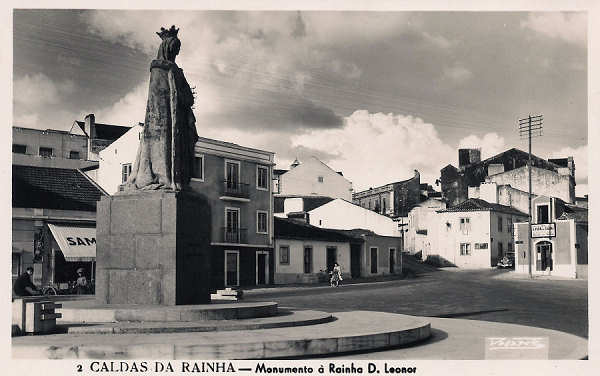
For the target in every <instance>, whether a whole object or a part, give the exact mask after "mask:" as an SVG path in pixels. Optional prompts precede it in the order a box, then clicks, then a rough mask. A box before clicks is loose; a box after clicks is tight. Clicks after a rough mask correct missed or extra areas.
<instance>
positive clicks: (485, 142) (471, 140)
mask: <svg viewBox="0 0 600 376" xmlns="http://www.w3.org/2000/svg"><path fill="white" fill-rule="evenodd" d="M458 148H459V149H462V148H467V149H471V148H474V149H481V159H486V158H489V157H492V156H494V155H496V154H499V153H502V152H503V151H505V150H506V145H505V142H504V137H501V136H499V135H498V134H497V133H487V134H485V135H484V136H483V137H479V136H476V135H473V134H472V135H470V136H467V137H465V138H463V139H461V140H460V141H459V142H458ZM454 159H456V158H454Z"/></svg>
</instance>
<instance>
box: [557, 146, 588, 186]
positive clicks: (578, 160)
mask: <svg viewBox="0 0 600 376" xmlns="http://www.w3.org/2000/svg"><path fill="white" fill-rule="evenodd" d="M566 157H573V161H574V162H575V182H576V183H577V187H576V188H577V190H578V191H579V188H580V187H579V184H581V185H582V186H586V187H587V184H588V173H589V171H588V146H587V145H583V146H580V147H577V148H572V147H564V148H562V149H560V150H557V151H555V152H552V153H551V154H550V155H549V156H548V158H566Z"/></svg>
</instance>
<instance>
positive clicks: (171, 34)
mask: <svg viewBox="0 0 600 376" xmlns="http://www.w3.org/2000/svg"><path fill="white" fill-rule="evenodd" d="M178 32H179V29H176V28H175V25H172V26H171V28H170V29H168V30H167V29H165V28H164V27H161V28H160V32H157V33H156V34H157V35H158V36H159V37H160V39H165V38H177V33H178Z"/></svg>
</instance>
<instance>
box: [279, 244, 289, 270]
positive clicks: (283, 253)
mask: <svg viewBox="0 0 600 376" xmlns="http://www.w3.org/2000/svg"><path fill="white" fill-rule="evenodd" d="M279 263H280V264H281V265H289V264H290V247H289V246H287V245H282V246H280V247H279Z"/></svg>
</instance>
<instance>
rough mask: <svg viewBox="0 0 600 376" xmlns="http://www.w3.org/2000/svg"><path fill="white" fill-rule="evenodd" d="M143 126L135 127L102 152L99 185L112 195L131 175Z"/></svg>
mask: <svg viewBox="0 0 600 376" xmlns="http://www.w3.org/2000/svg"><path fill="white" fill-rule="evenodd" d="M143 129H144V128H143V126H142V125H135V126H133V127H131V129H129V131H127V132H126V133H125V134H124V135H123V136H121V137H120V138H119V139H117V140H116V141H114V142H113V143H112V144H110V145H109V146H107V147H106V148H105V149H104V150H102V151H100V168H99V169H98V184H99V185H100V186H101V187H102V188H103V189H104V190H105V191H106V192H108V193H109V194H110V195H112V194H115V193H116V192H118V191H119V185H121V184H123V183H125V182H126V181H127V178H128V177H129V175H130V174H131V168H132V166H133V164H134V163H135V157H136V154H137V149H138V145H139V142H140V141H139V140H140V133H141V132H142V130H143Z"/></svg>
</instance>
